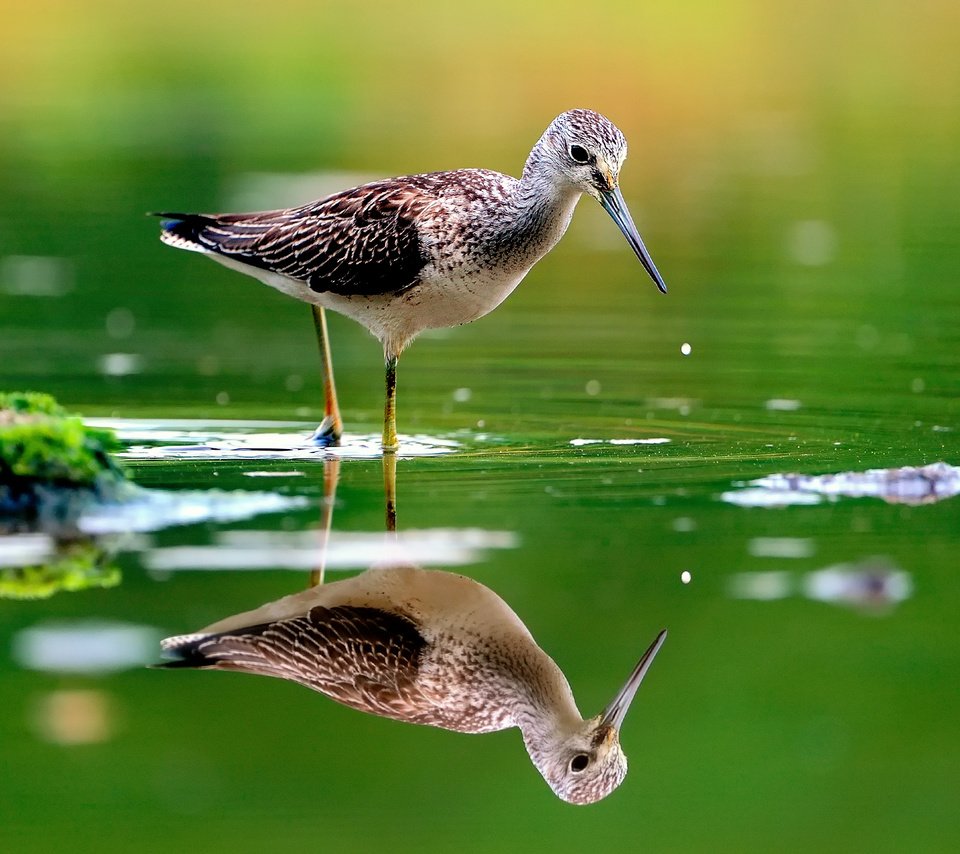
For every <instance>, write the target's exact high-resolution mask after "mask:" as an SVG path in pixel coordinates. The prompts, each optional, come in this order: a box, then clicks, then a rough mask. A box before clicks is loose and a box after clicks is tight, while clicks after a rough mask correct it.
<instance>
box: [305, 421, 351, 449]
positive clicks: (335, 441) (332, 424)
mask: <svg viewBox="0 0 960 854" xmlns="http://www.w3.org/2000/svg"><path fill="white" fill-rule="evenodd" d="M342 435H343V426H342V425H341V424H340V421H339V419H337V418H334V417H333V416H332V415H328V416H327V417H326V418H324V419H323V421H321V422H320V425H319V426H318V427H317V429H316V430H314V431H313V435H312V436H311V437H310V441H311V442H313V444H314V445H317V446H318V447H320V448H335V447H337V446H338V445H339V444H340V437H341V436H342Z"/></svg>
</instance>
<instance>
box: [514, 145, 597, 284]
mask: <svg viewBox="0 0 960 854" xmlns="http://www.w3.org/2000/svg"><path fill="white" fill-rule="evenodd" d="M579 200H580V191H579V190H578V189H576V188H575V187H573V186H571V185H570V184H569V183H568V182H566V181H562V180H560V179H558V177H557V174H556V172H555V170H553V169H551V167H550V163H549V162H548V161H547V160H546V159H544V157H543V156H542V155H539V154H538V150H537V149H534V151H533V152H531V154H530V158H529V159H528V160H527V164H526V166H524V168H523V175H522V177H521V178H520V180H519V181H518V182H517V183H516V184H515V185H514V191H513V193H512V196H511V198H510V199H509V201H508V205H507V208H508V215H507V217H506V219H507V222H508V226H507V228H506V230H505V233H504V235H503V238H504V241H503V242H504V244H508V248H509V252H508V254H509V255H511V256H512V257H513V258H516V259H517V260H518V261H519V264H520V265H523V266H524V267H525V268H529V267H530V266H532V265H533V264H534V263H536V262H537V261H538V260H540V258H542V257H543V256H544V255H546V254H547V252H549V251H550V250H551V249H552V248H553V247H554V246H555V245H556V243H557V241H558V240H560V238H561V237H563V233H564V232H565V231H566V230H567V226H568V225H569V224H570V218H571V217H572V216H573V210H574V208H575V207H576V205H577V202H578V201H579Z"/></svg>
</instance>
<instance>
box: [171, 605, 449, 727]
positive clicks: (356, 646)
mask: <svg viewBox="0 0 960 854" xmlns="http://www.w3.org/2000/svg"><path fill="white" fill-rule="evenodd" d="M425 647H426V641H425V640H424V638H423V636H422V635H421V634H420V631H419V629H418V628H417V626H416V624H415V623H414V622H413V621H412V620H410V619H407V618H406V617H404V616H401V615H399V614H396V613H391V612H388V611H383V610H381V609H378V608H365V607H354V606H348V605H340V606H336V607H333V608H326V607H323V606H321V605H317V606H314V607H313V608H311V609H310V610H309V611H308V612H307V613H306V614H303V615H301V616H298V617H293V618H291V619H285V620H279V621H277V622H273V623H266V624H263V625H259V626H250V627H247V628H243V629H237V630H235V631H229V632H224V633H222V634H199V635H196V634H195V635H183V636H181V637H176V638H169V639H167V640H165V641H164V642H163V648H164V651H165V652H166V653H168V654H170V655H173V656H176V658H175V659H174V660H171V661H168V662H166V663H165V664H164V665H163V666H164V667H168V668H182V667H188V668H189V667H200V668H213V669H217V670H238V671H242V672H244V673H256V674H260V675H264V676H276V677H279V678H281V679H289V680H291V681H294V682H299V683H300V684H301V685H305V686H307V687H308V688H312V689H314V690H315V691H320V692H321V693H323V694H326V695H327V696H328V697H330V698H332V699H334V700H336V701H338V702H340V703H343V704H344V705H346V706H350V707H351V708H354V709H359V710H360V711H364V712H370V713H372V714H376V715H383V716H385V717H390V718H395V719H398V720H405V721H411V722H416V723H434V724H438V720H435V716H434V715H433V713H432V712H431V711H430V706H431V705H432V703H431V700H430V699H429V698H428V697H426V696H424V695H423V693H422V692H421V691H420V690H419V689H418V687H417V675H418V671H419V667H420V663H421V659H422V657H423V655H424V650H425ZM439 725H442V724H439Z"/></svg>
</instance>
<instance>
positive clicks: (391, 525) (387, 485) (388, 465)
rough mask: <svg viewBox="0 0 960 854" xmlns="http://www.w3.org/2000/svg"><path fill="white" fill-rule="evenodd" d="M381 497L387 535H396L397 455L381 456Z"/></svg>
mask: <svg viewBox="0 0 960 854" xmlns="http://www.w3.org/2000/svg"><path fill="white" fill-rule="evenodd" d="M383 495H384V499H385V500H384V505H385V507H386V522H387V533H388V534H391V535H396V533H397V455H396V454H384V455H383Z"/></svg>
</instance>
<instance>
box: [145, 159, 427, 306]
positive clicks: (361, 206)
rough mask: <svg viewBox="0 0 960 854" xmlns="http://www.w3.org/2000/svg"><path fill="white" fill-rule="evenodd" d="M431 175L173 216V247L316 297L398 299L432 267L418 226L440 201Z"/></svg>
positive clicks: (169, 233)
mask: <svg viewBox="0 0 960 854" xmlns="http://www.w3.org/2000/svg"><path fill="white" fill-rule="evenodd" d="M430 178H431V176H413V177H411V178H395V179H390V180H387V181H377V182H374V183H372V184H365V185H363V186H361V187H356V188H354V189H351V190H345V191H343V192H342V193H337V194H335V195H333V196H329V197H328V198H325V199H322V200H320V201H318V202H312V203H310V204H308V205H304V206H302V207H299V208H290V209H288V210H277V211H264V212H261V213H250V214H169V215H162V216H165V217H166V218H167V219H168V222H167V223H166V224H165V226H164V229H165V232H164V235H163V237H164V239H165V240H166V241H167V242H178V245H181V246H183V245H184V242H186V243H191V242H192V243H194V244H196V245H197V248H198V249H200V248H202V249H203V250H206V251H208V252H213V253H215V254H218V255H222V256H224V257H227V258H230V259H232V260H233V261H236V262H239V263H241V264H247V265H249V266H251V267H256V268H258V269H261V270H268V271H270V272H272V273H277V274H279V275H282V276H287V277H289V278H291V279H296V280H298V281H301V282H306V283H307V285H308V286H309V287H310V289H311V290H313V291H316V292H317V293H328V292H329V293H336V294H342V295H344V296H354V295H368V296H370V295H375V294H387V293H398V292H401V291H403V290H406V289H407V288H409V287H411V286H412V285H414V284H416V282H417V281H418V276H419V273H420V271H421V270H422V269H423V267H424V265H425V264H426V263H427V260H428V258H427V255H426V253H425V251H424V248H423V245H422V243H421V241H420V237H419V232H418V228H417V223H418V219H419V218H420V217H421V215H422V214H423V212H424V210H425V209H426V208H427V207H428V206H430V205H431V204H433V203H434V202H435V201H436V199H437V191H438V189H439V188H438V187H437V186H436V182H435V181H432V180H429V179H430Z"/></svg>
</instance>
